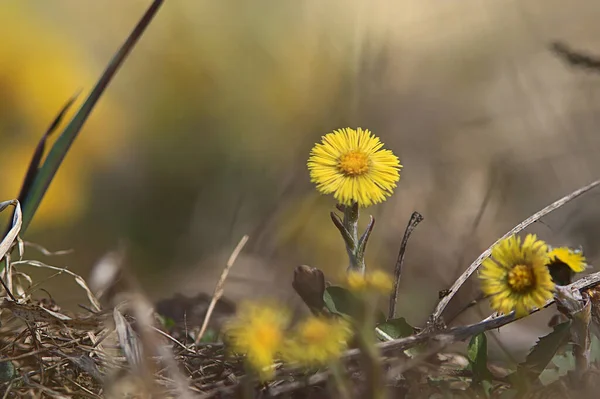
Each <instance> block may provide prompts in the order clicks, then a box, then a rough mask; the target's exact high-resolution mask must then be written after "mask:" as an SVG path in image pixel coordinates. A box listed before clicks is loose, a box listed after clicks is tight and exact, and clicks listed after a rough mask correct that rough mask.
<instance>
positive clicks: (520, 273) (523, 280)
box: [508, 265, 535, 292]
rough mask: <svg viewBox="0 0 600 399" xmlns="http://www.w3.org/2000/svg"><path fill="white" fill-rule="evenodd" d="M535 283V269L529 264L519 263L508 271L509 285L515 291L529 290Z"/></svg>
mask: <svg viewBox="0 0 600 399" xmlns="http://www.w3.org/2000/svg"><path fill="white" fill-rule="evenodd" d="M534 283H535V276H534V275H533V270H532V269H531V267H529V266H527V265H517V266H515V267H513V268H512V270H511V271H510V272H508V285H509V286H510V288H511V289H512V290H513V291H516V292H523V291H527V290H528V289H529V288H531V287H532V286H533V285H534Z"/></svg>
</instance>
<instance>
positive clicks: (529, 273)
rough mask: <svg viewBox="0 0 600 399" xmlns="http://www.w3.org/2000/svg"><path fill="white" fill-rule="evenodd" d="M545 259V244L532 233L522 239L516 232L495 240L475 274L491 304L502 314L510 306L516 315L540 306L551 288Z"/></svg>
mask: <svg viewBox="0 0 600 399" xmlns="http://www.w3.org/2000/svg"><path fill="white" fill-rule="evenodd" d="M548 259H549V258H548V246H547V245H546V243H545V242H544V241H542V240H538V239H537V237H536V236H535V235H532V234H528V235H527V237H526V238H525V241H524V242H523V243H521V237H517V236H511V237H509V238H507V239H505V240H503V241H501V242H500V243H498V245H496V246H495V247H494V248H493V249H492V257H491V258H488V259H486V260H485V261H484V262H483V264H482V267H481V272H480V274H479V278H480V279H481V289H482V291H483V293H484V294H486V295H487V296H490V297H491V307H492V308H493V309H494V310H496V311H499V312H502V313H505V314H508V313H510V312H511V311H513V310H514V311H515V312H516V315H517V317H521V316H524V315H526V314H528V313H529V311H531V310H532V309H534V308H536V307H538V308H539V307H542V306H543V305H544V304H545V303H546V301H548V300H549V299H551V298H552V296H553V291H554V282H553V281H552V278H551V276H550V272H549V271H548V268H547V267H546V264H547V263H548Z"/></svg>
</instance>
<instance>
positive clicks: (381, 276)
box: [367, 270, 393, 294]
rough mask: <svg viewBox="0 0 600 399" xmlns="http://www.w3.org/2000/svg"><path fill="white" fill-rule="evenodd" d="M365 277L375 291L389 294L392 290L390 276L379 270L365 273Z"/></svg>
mask: <svg viewBox="0 0 600 399" xmlns="http://www.w3.org/2000/svg"><path fill="white" fill-rule="evenodd" d="M367 279H368V280H369V284H370V285H371V287H373V289H374V290H375V291H378V292H381V293H382V294H389V293H390V292H391V291H392V287H393V281H392V276H390V275H389V274H387V273H385V272H382V271H381V270H375V271H373V272H372V273H371V274H367Z"/></svg>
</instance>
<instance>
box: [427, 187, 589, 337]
mask: <svg viewBox="0 0 600 399" xmlns="http://www.w3.org/2000/svg"><path fill="white" fill-rule="evenodd" d="M599 184H600V180H596V181H594V182H593V183H590V184H588V185H587V186H585V187H582V188H580V189H578V190H575V191H573V192H572V193H571V194H568V195H566V196H564V197H562V198H561V199H559V200H557V201H555V202H553V203H552V204H550V205H548V206H547V207H545V208H544V209H542V210H540V211H539V212H537V213H535V214H533V215H531V216H530V217H528V218H527V219H525V220H524V221H522V222H521V223H519V224H518V225H516V226H515V227H514V228H513V229H512V230H510V231H509V232H508V233H506V234H505V235H503V236H502V237H501V238H500V239H499V240H497V241H496V242H495V243H494V244H493V245H492V246H490V247H489V248H488V249H487V250H486V251H485V252H484V253H482V254H481V255H479V257H478V258H477V259H475V261H474V262H473V263H471V265H470V266H469V267H468V268H467V270H465V271H464V273H463V274H462V275H460V277H459V278H458V279H457V280H456V281H455V282H454V284H453V285H452V287H451V288H450V290H449V292H448V293H447V294H446V296H444V297H443V298H442V299H441V300H440V302H439V303H438V305H437V307H436V308H435V310H434V312H433V314H432V315H431V316H430V325H432V326H434V328H435V326H437V325H438V324H439V319H440V316H441V315H442V312H443V311H444V309H446V306H448V304H449V303H450V300H451V299H452V298H453V297H454V295H455V294H456V293H457V292H458V289H459V288H460V287H461V286H462V285H463V284H464V283H465V282H466V281H467V279H468V278H469V277H470V276H471V275H472V274H473V273H474V272H475V270H477V268H478V267H479V266H480V265H481V264H482V263H483V261H484V260H485V259H486V258H487V257H488V256H490V254H491V253H492V248H493V247H494V246H495V245H496V244H498V243H499V242H500V241H502V240H504V239H506V238H507V237H510V236H512V235H514V234H517V233H519V232H520V231H522V230H524V229H525V228H526V227H528V226H529V225H531V224H533V223H535V222H536V221H538V220H539V219H541V218H542V217H544V216H546V215H547V214H549V213H550V212H553V211H555V210H557V209H558V208H560V207H561V206H563V205H565V204H566V203H568V202H570V201H572V200H574V199H575V198H577V197H579V196H580V195H582V194H585V193H586V192H588V191H590V190H591V189H593V188H594V187H596V186H598V185H599Z"/></svg>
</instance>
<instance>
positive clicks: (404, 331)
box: [377, 317, 415, 339]
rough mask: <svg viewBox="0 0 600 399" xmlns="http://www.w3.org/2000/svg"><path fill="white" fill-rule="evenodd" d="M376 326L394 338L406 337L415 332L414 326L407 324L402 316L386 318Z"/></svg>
mask: <svg viewBox="0 0 600 399" xmlns="http://www.w3.org/2000/svg"><path fill="white" fill-rule="evenodd" d="M377 327H379V329H380V330H381V331H383V332H384V333H386V334H387V335H389V336H390V337H392V338H394V339H398V338H404V337H408V336H410V335H413V334H414V333H415V329H414V327H413V326H411V325H410V324H408V322H407V321H406V319H405V318H404V317H398V318H396V319H390V320H387V321H386V322H385V323H381V324H379V325H378V326H377Z"/></svg>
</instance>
